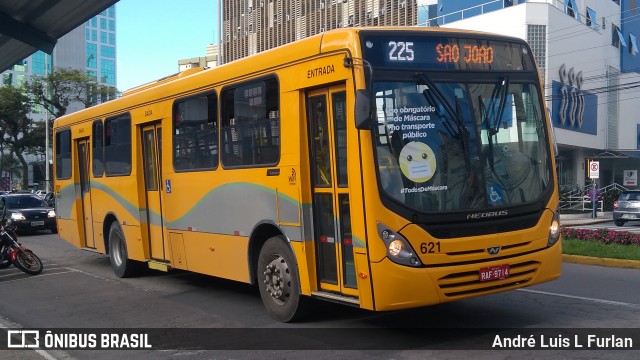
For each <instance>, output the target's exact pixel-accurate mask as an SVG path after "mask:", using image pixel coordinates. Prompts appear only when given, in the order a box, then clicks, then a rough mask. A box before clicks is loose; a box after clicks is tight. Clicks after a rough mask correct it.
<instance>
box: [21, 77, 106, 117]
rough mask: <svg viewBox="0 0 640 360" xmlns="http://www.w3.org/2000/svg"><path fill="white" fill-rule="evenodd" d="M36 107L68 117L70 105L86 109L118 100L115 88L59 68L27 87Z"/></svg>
mask: <svg viewBox="0 0 640 360" xmlns="http://www.w3.org/2000/svg"><path fill="white" fill-rule="evenodd" d="M26 90H27V92H28V93H29V94H30V95H31V97H32V100H33V102H34V103H35V104H38V105H42V106H43V107H44V108H45V109H47V110H48V111H49V112H50V113H51V114H52V115H53V116H54V117H56V118H58V117H60V116H62V115H65V114H66V113H67V109H68V108H69V105H71V104H73V103H82V104H83V105H84V107H85V108H88V107H91V106H93V105H96V104H98V103H100V102H104V101H107V100H110V99H113V98H115V97H116V95H117V94H116V89H115V88H114V87H109V86H104V85H99V84H98V83H97V82H96V80H95V79H94V78H93V77H91V76H89V75H87V74H86V73H85V72H84V71H82V70H77V69H64V68H57V69H55V70H54V71H53V72H52V73H51V74H48V75H46V76H35V75H34V76H33V77H32V78H31V81H30V82H29V83H28V84H27V85H26Z"/></svg>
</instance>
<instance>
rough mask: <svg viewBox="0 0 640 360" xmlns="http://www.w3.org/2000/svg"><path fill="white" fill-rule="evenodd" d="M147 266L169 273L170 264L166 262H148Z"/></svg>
mask: <svg viewBox="0 0 640 360" xmlns="http://www.w3.org/2000/svg"><path fill="white" fill-rule="evenodd" d="M147 265H148V266H149V269H154V270H160V271H164V272H167V271H169V264H168V263H165V262H160V261H155V260H149V261H147Z"/></svg>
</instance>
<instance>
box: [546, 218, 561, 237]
mask: <svg viewBox="0 0 640 360" xmlns="http://www.w3.org/2000/svg"><path fill="white" fill-rule="evenodd" d="M558 239H560V213H559V212H558V211H556V212H555V213H554V214H553V219H552V220H551V226H550V227H549V242H548V243H547V246H553V244H555V243H556V242H557V241H558Z"/></svg>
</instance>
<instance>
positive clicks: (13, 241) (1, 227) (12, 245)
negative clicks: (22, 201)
mask: <svg viewBox="0 0 640 360" xmlns="http://www.w3.org/2000/svg"><path fill="white" fill-rule="evenodd" d="M6 204H7V199H6V198H5V197H3V198H2V199H1V200H0V206H1V207H2V219H1V220H0V268H7V267H9V266H11V264H13V265H14V266H15V267H17V268H18V269H20V270H22V271H24V272H25V273H27V274H29V275H38V274H40V273H41V272H42V269H43V268H44V266H43V265H42V260H40V258H39V257H38V256H37V255H36V254H34V253H33V251H31V250H29V249H27V248H26V247H24V245H22V244H20V243H19V242H18V237H17V236H16V233H15V231H14V229H15V223H14V222H13V221H12V219H11V218H8V219H7V218H6V215H7V206H6ZM5 219H6V220H5Z"/></svg>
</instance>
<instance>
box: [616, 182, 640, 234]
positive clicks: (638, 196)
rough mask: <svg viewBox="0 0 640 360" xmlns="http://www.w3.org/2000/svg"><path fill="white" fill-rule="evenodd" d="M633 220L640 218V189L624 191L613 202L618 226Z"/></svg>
mask: <svg viewBox="0 0 640 360" xmlns="http://www.w3.org/2000/svg"><path fill="white" fill-rule="evenodd" d="M633 220H640V190H627V191H623V192H622V193H621V194H620V196H619V197H618V200H616V201H615V202H614V203H613V222H614V223H615V224H616V225H617V226H623V225H624V223H626V222H627V221H633Z"/></svg>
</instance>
